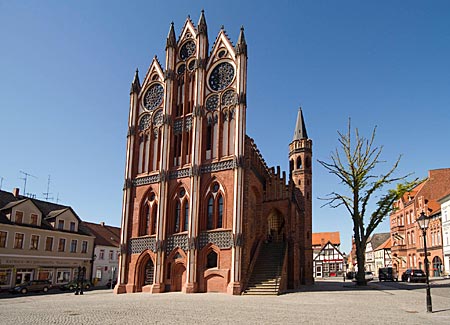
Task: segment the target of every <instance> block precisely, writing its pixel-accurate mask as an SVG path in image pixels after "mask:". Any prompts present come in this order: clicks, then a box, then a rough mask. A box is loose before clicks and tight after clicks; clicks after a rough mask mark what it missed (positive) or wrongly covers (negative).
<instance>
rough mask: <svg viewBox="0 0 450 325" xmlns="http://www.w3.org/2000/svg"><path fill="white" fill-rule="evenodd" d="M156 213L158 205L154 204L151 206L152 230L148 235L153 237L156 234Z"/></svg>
mask: <svg viewBox="0 0 450 325" xmlns="http://www.w3.org/2000/svg"><path fill="white" fill-rule="evenodd" d="M157 212H158V204H157V203H155V204H153V206H152V218H151V220H152V228H151V230H150V235H154V234H156V216H157Z"/></svg>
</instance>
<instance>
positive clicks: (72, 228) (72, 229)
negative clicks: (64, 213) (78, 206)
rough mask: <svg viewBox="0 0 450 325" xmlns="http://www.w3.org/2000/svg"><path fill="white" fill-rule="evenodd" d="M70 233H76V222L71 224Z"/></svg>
mask: <svg viewBox="0 0 450 325" xmlns="http://www.w3.org/2000/svg"><path fill="white" fill-rule="evenodd" d="M70 231H73V232H74V231H75V222H73V221H72V222H71V223H70Z"/></svg>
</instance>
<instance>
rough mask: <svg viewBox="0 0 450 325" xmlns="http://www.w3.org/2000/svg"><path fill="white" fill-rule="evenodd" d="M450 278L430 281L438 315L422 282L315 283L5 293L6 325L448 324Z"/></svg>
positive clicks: (0, 306) (1, 319) (1, 312)
mask: <svg viewBox="0 0 450 325" xmlns="http://www.w3.org/2000/svg"><path fill="white" fill-rule="evenodd" d="M449 293H450V280H441V281H439V282H437V281H436V282H434V283H433V288H432V297H433V310H434V312H433V313H431V314H430V313H426V311H425V310H426V306H425V289H424V285H423V284H403V283H378V282H374V283H371V284H370V285H369V286H368V287H367V288H364V289H359V288H355V287H354V285H353V284H352V283H349V282H335V281H317V282H316V285H314V286H310V287H306V288H304V290H302V291H299V292H294V293H289V294H285V295H282V296H278V297H276V296H269V297H264V296H229V295H225V294H213V293H209V294H190V295H186V294H183V293H164V294H158V295H151V294H145V293H136V294H123V295H115V294H113V293H112V291H111V290H93V291H87V292H85V294H84V295H83V296H75V295H74V294H73V293H69V292H63V293H57V294H37V295H20V296H12V295H2V297H1V299H0V323H1V324H176V323H181V324H182V323H188V324H219V323H220V324H299V323H304V324H326V323H328V324H336V323H340V324H343V323H347V324H351V323H354V322H362V323H364V324H387V323H389V324H405V323H407V324H450V294H449Z"/></svg>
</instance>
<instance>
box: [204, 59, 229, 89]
mask: <svg viewBox="0 0 450 325" xmlns="http://www.w3.org/2000/svg"><path fill="white" fill-rule="evenodd" d="M233 78H234V67H233V65H231V63H228V62H223V63H220V64H218V65H216V67H215V68H214V69H213V71H212V72H211V75H210V76H209V87H210V88H211V89H212V90H216V91H217V90H222V89H225V88H226V87H228V85H229V84H230V83H231V82H232V81H233Z"/></svg>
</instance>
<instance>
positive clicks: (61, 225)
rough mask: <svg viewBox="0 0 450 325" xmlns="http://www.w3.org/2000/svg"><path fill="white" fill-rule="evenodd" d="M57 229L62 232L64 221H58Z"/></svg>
mask: <svg viewBox="0 0 450 325" xmlns="http://www.w3.org/2000/svg"><path fill="white" fill-rule="evenodd" d="M58 229H59V230H63V229H64V220H59V221H58Z"/></svg>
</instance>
